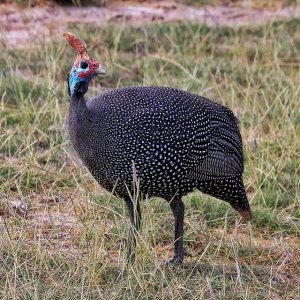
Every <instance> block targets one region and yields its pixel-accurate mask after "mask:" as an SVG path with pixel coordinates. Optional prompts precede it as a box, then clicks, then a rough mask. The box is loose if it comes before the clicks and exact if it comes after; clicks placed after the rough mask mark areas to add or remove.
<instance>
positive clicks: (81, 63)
mask: <svg viewBox="0 0 300 300" xmlns="http://www.w3.org/2000/svg"><path fill="white" fill-rule="evenodd" d="M88 66H89V64H88V63H87V62H86V61H82V62H80V68H81V69H86V68H87V67H88Z"/></svg>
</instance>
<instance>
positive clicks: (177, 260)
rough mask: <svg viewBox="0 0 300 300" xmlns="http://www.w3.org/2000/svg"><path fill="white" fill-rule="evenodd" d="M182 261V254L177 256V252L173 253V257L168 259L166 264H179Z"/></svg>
mask: <svg viewBox="0 0 300 300" xmlns="http://www.w3.org/2000/svg"><path fill="white" fill-rule="evenodd" d="M182 261H183V255H182V256H179V255H177V254H175V255H174V257H173V258H172V259H171V260H169V261H168V263H167V264H168V265H173V266H174V265H180V264H182Z"/></svg>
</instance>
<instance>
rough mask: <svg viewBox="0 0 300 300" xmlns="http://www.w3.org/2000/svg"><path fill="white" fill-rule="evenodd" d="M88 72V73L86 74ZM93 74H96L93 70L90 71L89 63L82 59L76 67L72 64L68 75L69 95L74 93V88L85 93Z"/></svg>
mask: <svg viewBox="0 0 300 300" xmlns="http://www.w3.org/2000/svg"><path fill="white" fill-rule="evenodd" d="M89 73H90V75H88V74H89ZM85 75H86V76H85ZM95 76H96V74H95V73H94V72H90V68H89V65H88V63H87V62H85V61H84V60H83V61H81V62H80V64H79V66H78V68H77V67H76V66H75V65H73V67H72V69H71V71H70V76H69V89H70V96H71V97H72V96H73V95H74V93H75V90H77V91H79V92H80V93H82V94H85V93H86V92H87V90H88V86H89V83H90V81H91V79H92V78H93V77H95Z"/></svg>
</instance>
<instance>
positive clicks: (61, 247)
mask: <svg viewBox="0 0 300 300" xmlns="http://www.w3.org/2000/svg"><path fill="white" fill-rule="evenodd" d="M70 30H72V31H73V32H74V33H75V34H78V35H80V37H81V38H82V39H84V40H85V41H86V42H87V44H88V46H89V49H90V50H91V53H92V55H93V56H94V57H96V58H100V60H101V61H102V62H103V64H104V65H106V66H107V67H108V69H109V70H110V74H109V75H108V76H107V77H106V78H104V79H101V80H100V79H96V80H94V81H93V83H92V86H91V88H90V90H89V96H92V95H94V94H96V93H99V91H103V90H106V89H110V88H115V87H122V86H128V85H165V86H174V87H178V88H181V89H184V90H188V91H191V92H194V93H197V94H201V95H204V96H207V97H209V98H212V99H215V100H216V101H218V102H220V103H222V104H225V105H226V106H228V107H230V108H231V109H232V110H233V111H234V113H235V114H236V115H238V116H239V118H240V122H241V133H242V136H243V140H244V150H245V159H246V162H245V174H244V179H245V184H246V187H247V192H248V196H249V199H250V201H251V207H252V210H253V215H254V218H253V221H252V222H251V224H245V223H243V222H242V221H241V219H240V218H239V216H238V214H237V213H236V212H234V211H233V210H232V209H231V208H230V207H229V205H227V204H226V203H224V202H221V201H218V200H216V199H213V198H211V197H209V196H206V195H202V194H200V193H194V194H191V195H189V196H187V197H186V198H185V203H186V219H185V220H186V223H185V236H184V239H185V245H186V247H187V250H188V252H189V253H190V254H191V257H188V258H187V259H186V261H185V263H184V264H183V266H180V267H176V268H171V267H166V266H164V264H163V262H164V260H166V259H170V257H171V255H172V248H173V246H172V238H173V218H172V216H171V212H170V209H169V208H168V206H167V204H166V203H165V202H164V201H162V200H159V199H152V200H150V201H146V202H144V203H143V204H142V210H143V212H144V213H143V217H144V219H143V226H142V230H141V233H140V235H139V237H138V241H139V243H138V249H137V261H136V263H135V264H133V265H126V263H125V254H124V253H125V251H124V247H125V240H126V234H127V231H128V229H129V221H128V218H127V215H126V210H125V207H124V205H123V202H122V201H120V200H118V199H116V198H114V197H112V196H111V195H110V194H109V193H106V192H105V191H103V190H101V189H100V188H99V187H98V186H97V184H96V183H95V182H94V181H93V179H92V178H91V176H90V175H89V174H88V172H87V170H86V169H85V168H84V167H83V166H82V165H81V163H80V161H79V159H78V158H77V157H76V155H75V154H74V151H73V150H72V148H71V147H70V144H69V142H68V136H67V133H66V132H67V129H66V118H67V111H68V105H69V103H68V101H67V100H68V96H67V93H66V81H65V78H66V74H67V73H68V71H69V69H70V67H71V65H72V63H73V60H74V59H75V55H74V53H73V51H72V49H70V48H69V47H68V46H67V45H66V43H65V42H64V41H63V40H62V39H61V40H55V41H53V42H52V43H51V44H50V43H49V44H44V45H41V46H36V47H33V48H26V49H23V50H16V49H9V48H8V47H7V46H6V44H5V43H4V44H3V45H2V51H1V53H0V105H1V106H0V107H1V110H0V114H1V115H0V124H1V127H0V161H1V169H0V229H1V230H0V278H1V279H2V280H1V281H0V298H1V299H298V298H297V297H299V296H300V288H299V286H300V283H299V282H300V242H299V226H300V198H299V191H300V156H299V153H300V140H299V136H300V126H299V125H300V112H299V99H300V68H299V67H300V22H299V20H290V21H286V22H278V23H276V22H274V23H269V24H266V25H264V26H261V27H243V28H240V29H230V28H226V27H223V28H219V29H212V28H208V27H205V26H201V25H195V24H190V23H178V24H164V25H162V24H161V25H158V24H153V25H148V26H145V27H141V28H134V27H128V26H127V25H124V24H123V25H120V26H117V25H109V26H107V27H103V28H94V27H92V26H87V25H79V26H73V27H71V28H70ZM22 199H23V200H22ZM20 201H26V203H27V204H28V206H29V209H28V212H27V213H26V214H24V213H22V212H21V211H20V210H18V209H15V208H13V206H18V205H19V204H20V203H21V202H20Z"/></svg>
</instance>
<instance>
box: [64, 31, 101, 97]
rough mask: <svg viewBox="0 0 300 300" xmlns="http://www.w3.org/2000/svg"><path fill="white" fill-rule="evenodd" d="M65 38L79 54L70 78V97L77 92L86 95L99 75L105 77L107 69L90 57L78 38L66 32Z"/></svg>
mask: <svg viewBox="0 0 300 300" xmlns="http://www.w3.org/2000/svg"><path fill="white" fill-rule="evenodd" d="M63 36H64V38H65V39H66V40H67V41H68V42H69V44H70V45H71V46H72V47H73V48H74V49H75V51H76V52H77V58H76V60H75V62H74V64H73V67H72V69H71V72H70V75H69V78H68V84H69V95H70V96H73V95H74V94H75V93H76V92H77V93H80V94H85V93H86V92H87V90H88V87H89V83H90V81H91V79H92V78H93V77H95V76H96V75H98V74H101V75H105V73H106V69H105V67H104V66H103V65H101V64H100V63H99V62H98V61H97V60H96V59H94V58H92V57H91V56H89V54H88V52H87V49H86V46H85V45H84V43H83V42H82V41H81V40H80V39H79V38H78V37H77V36H75V35H74V34H72V33H71V32H65V33H64V34H63Z"/></svg>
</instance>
